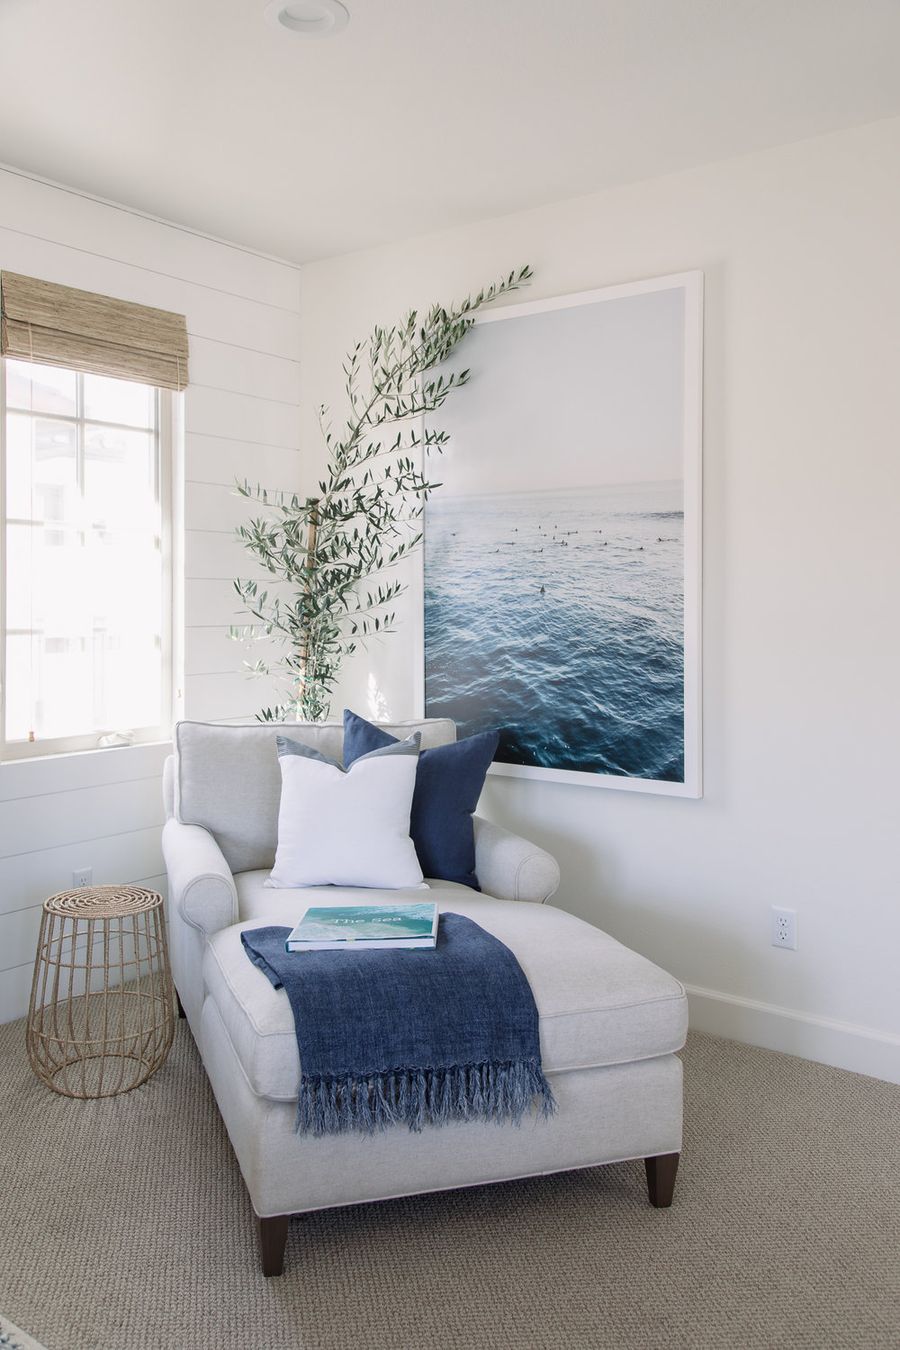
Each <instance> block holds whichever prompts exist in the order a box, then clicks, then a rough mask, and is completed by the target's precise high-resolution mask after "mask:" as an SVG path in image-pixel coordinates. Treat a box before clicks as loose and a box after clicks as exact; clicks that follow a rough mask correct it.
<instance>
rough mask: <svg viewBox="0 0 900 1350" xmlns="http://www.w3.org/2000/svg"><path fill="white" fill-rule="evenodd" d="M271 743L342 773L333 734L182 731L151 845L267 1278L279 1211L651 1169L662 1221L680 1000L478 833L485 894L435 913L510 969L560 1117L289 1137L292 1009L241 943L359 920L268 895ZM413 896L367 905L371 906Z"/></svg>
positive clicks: (438, 730)
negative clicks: (165, 884)
mask: <svg viewBox="0 0 900 1350" xmlns="http://www.w3.org/2000/svg"><path fill="white" fill-rule="evenodd" d="M385 730H387V731H389V732H391V733H392V734H394V735H397V736H400V737H403V736H406V735H409V734H410V732H411V731H420V732H421V735H422V748H423V749H426V748H429V747H431V746H437V745H443V744H447V743H448V742H450V741H453V740H455V738H456V728H455V726H454V724H453V723H452V722H449V721H443V720H426V721H421V722H410V723H403V724H394V725H387V726H386V727H385ZM279 731H283V732H285V733H287V734H289V735H290V736H291V737H293V738H294V739H295V740H300V741H302V742H304V743H305V744H308V745H310V746H312V747H313V748H315V749H317V750H319V751H320V752H321V753H322V754H325V755H328V756H329V757H331V758H333V759H336V760H338V761H339V760H340V759H341V750H342V729H341V727H340V726H339V725H337V724H334V725H332V724H325V725H303V724H300V725H298V724H295V723H292V724H290V726H285V727H276V726H271V725H260V726H240V727H235V726H220V725H214V724H206V723H198V722H182V723H180V724H179V725H178V727H177V728H176V736H175V744H176V754H175V755H174V756H173V757H172V758H171V759H170V760H169V761H168V763H167V765H166V776H165V797H166V813H167V816H168V820H167V823H166V826H165V829H164V832H163V849H164V854H165V859H166V866H167V869H168V876H169V925H170V943H171V959H172V969H173V974H174V978H175V985H176V988H177V990H178V995H179V999H180V1003H181V1006H182V1009H183V1011H184V1015H185V1016H186V1017H187V1019H188V1022H189V1025H190V1028H191V1031H192V1033H193V1035H194V1038H195V1040H196V1042H197V1045H198V1047H199V1050H200V1055H201V1057H202V1059H203V1063H204V1066H205V1068H206V1072H207V1074H208V1075H209V1079H210V1082H211V1084H212V1088H213V1092H214V1093H215V1097H216V1101H217V1103H218V1106H219V1110H220V1111H221V1113H222V1117H223V1119H224V1122H225V1125H226V1128H227V1130H228V1134H229V1137H230V1139H231V1143H232V1146H233V1148H234V1151H235V1154H236V1156H237V1159H238V1163H239V1165H240V1168H241V1172H242V1174H243V1177H244V1180H245V1183H246V1185H247V1189H248V1191H249V1194H250V1199H251V1202H252V1204H253V1208H254V1211H255V1213H256V1215H257V1218H258V1220H259V1232H260V1244H261V1259H262V1270H263V1273H264V1274H265V1275H280V1274H281V1272H282V1270H283V1263H284V1249H285V1242H286V1239H287V1230H288V1219H289V1218H290V1216H291V1215H292V1214H299V1213H302V1212H304V1211H309V1210H316V1209H325V1208H330V1207H333V1206H338V1205H352V1204H361V1203H363V1202H367V1201H372V1200H384V1199H388V1198H391V1197H395V1196H400V1195H410V1194H415V1193H418V1192H422V1191H435V1190H447V1189H453V1188H456V1187H463V1186H475V1185H482V1184H484V1183H487V1182H493V1181H505V1180H510V1179H512V1178H515V1177H524V1176H533V1175H536V1174H540V1173H547V1172H559V1171H566V1170H570V1169H573V1168H582V1167H595V1166H597V1165H599V1164H604V1163H611V1162H618V1161H622V1160H625V1159H632V1158H643V1159H645V1160H646V1169H647V1182H648V1188H649V1197H650V1202H651V1203H652V1204H653V1205H656V1206H658V1207H663V1206H667V1205H669V1204H670V1203H671V1201H672V1194H673V1188H674V1184H675V1173H676V1169H677V1166H678V1158H679V1153H680V1150H681V1125H682V1076H681V1062H680V1060H679V1059H678V1058H677V1056H676V1051H678V1050H679V1049H680V1048H681V1046H682V1045H683V1044H684V1038H685V1033H686V1029H687V1001H686V998H685V993H684V989H683V988H682V986H681V985H680V984H679V983H678V981H677V980H675V979H673V978H672V977H671V976H669V975H667V974H666V973H665V972H664V971H662V970H660V969H659V967H658V966H655V965H652V964H651V963H650V962H649V961H646V960H644V959H643V957H640V956H638V955H636V954H635V953H634V952H632V951H629V950H628V949H627V948H626V947H623V946H622V945H621V944H620V943H618V942H616V941H614V939H613V938H611V937H609V936H608V935H607V934H606V933H603V932H601V931H600V930H599V929H598V928H595V927H593V926H592V925H590V924H588V923H585V922H584V921H583V920H581V919H577V918H575V917H574V916H572V915H570V914H567V913H565V912H564V911H562V910H559V909H555V908H553V907H552V906H547V905H546V904H545V901H547V900H548V899H549V898H550V897H551V896H552V895H553V894H554V892H555V890H556V888H557V886H558V884H559V868H558V866H557V864H556V862H555V860H554V859H553V858H552V857H550V855H549V854H548V853H545V852H544V851H543V850H542V849H540V848H537V847H536V846H535V845H533V844H530V843H528V842H526V841H525V840H524V839H520V838H518V837H517V836H515V835H513V834H510V833H509V832H508V831H506V830H503V829H500V828H499V827H498V826H496V825H493V824H491V823H489V822H487V821H485V820H481V819H478V818H477V817H476V820H475V845H476V870H477V875H478V878H479V881H480V884H481V887H482V890H481V892H480V893H479V892H476V891H474V890H471V889H469V888H467V887H465V886H460V885H456V884H454V883H452V882H446V881H437V882H433V883H431V892H430V895H429V899H433V900H435V901H436V902H437V904H438V907H439V909H440V910H449V911H453V912H455V913H458V914H463V915H465V916H467V917H469V918H471V919H473V920H475V921H476V922H477V923H478V924H480V925H481V926H482V927H483V928H485V929H487V930H488V931H489V932H491V933H493V934H494V935H495V936H496V937H498V938H499V939H500V940H501V941H502V942H504V943H505V944H506V945H507V946H508V947H509V948H510V949H511V950H512V951H513V952H514V953H515V955H516V957H517V958H518V961H519V964H520V965H521V967H522V969H523V970H524V972H525V974H526V976H527V978H528V980H529V983H530V985H531V988H532V991H533V993H534V998H535V1002H536V1004H537V1008H538V1012H539V1015H540V1039H541V1054H542V1058H543V1066H544V1070H545V1072H546V1074H547V1077H548V1079H549V1080H550V1082H551V1084H552V1087H553V1091H554V1094H555V1096H556V1099H557V1103H558V1108H559V1109H558V1111H557V1113H556V1114H555V1115H554V1116H553V1117H552V1118H550V1119H542V1118H539V1117H538V1116H537V1115H535V1116H534V1117H533V1118H529V1119H526V1121H525V1122H524V1123H523V1124H522V1125H521V1126H520V1127H518V1128H516V1127H511V1126H499V1125H495V1124H492V1123H487V1124H486V1123H465V1124H451V1125H446V1126H444V1127H442V1128H440V1129H436V1128H431V1129H428V1128H426V1129H424V1130H423V1131H422V1132H421V1133H413V1132H410V1131H408V1130H405V1129H401V1128H394V1129H389V1130H387V1131H386V1132H385V1133H383V1134H377V1135H374V1136H372V1137H366V1136H360V1135H349V1134H345V1135H336V1136H328V1137H326V1138H314V1137H310V1136H306V1135H304V1136H300V1135H298V1134H297V1133H296V1132H295V1128H294V1126H295V1117H296V1107H297V1096H298V1089H299V1079H300V1063H299V1056H298V1051H297V1040H296V1036H295V1030H294V1024H293V1019H292V1015H291V1010H290V1006H289V1003H288V999H287V996H286V995H285V993H284V991H283V990H276V989H274V988H273V986H272V985H271V984H270V983H269V981H268V980H267V979H266V977H265V975H264V974H263V973H262V972H261V971H260V970H258V969H257V968H256V967H255V966H254V965H252V964H251V962H250V961H249V960H248V959H247V957H246V955H245V954H244V951H243V948H242V944H241V939H240V933H241V930H242V929H244V928H252V927H258V926H260V925H261V924H268V923H275V924H289V925H291V926H292V925H293V924H294V923H296V921H297V919H298V918H299V916H300V914H301V912H302V911H303V910H304V909H305V908H306V906H307V905H309V904H316V905H338V904H346V903H348V897H349V898H352V899H353V900H354V901H355V902H357V903H358V900H359V892H358V891H352V890H351V891H348V890H345V889H341V888H336V887H315V888H309V889H303V890H272V889H267V888H265V886H264V883H265V880H266V878H267V876H268V875H269V872H270V870H271V868H272V864H273V861H274V857H275V846H276V830H277V816H278V805H279V794H280V786H281V782H280V774H279V768H278V760H277V755H276V747H275V737H276V735H277V734H278V732H279ZM421 894H422V893H421V891H415V892H397V891H368V892H366V893H365V895H366V900H367V902H368V903H376V902H377V901H378V900H380V899H383V900H385V901H388V900H390V901H396V900H397V899H398V898H399V897H404V898H416V899H421Z"/></svg>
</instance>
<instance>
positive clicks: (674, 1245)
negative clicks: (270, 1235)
mask: <svg viewBox="0 0 900 1350" xmlns="http://www.w3.org/2000/svg"><path fill="white" fill-rule="evenodd" d="M22 1035H23V1032H22V1024H21V1023H14V1024H12V1025H9V1026H6V1027H0V1169H2V1171H0V1180H2V1195H0V1309H2V1311H3V1313H4V1314H5V1315H6V1316H8V1317H10V1318H12V1320H13V1321H14V1322H15V1323H17V1324H18V1325H19V1326H22V1327H26V1328H28V1330H29V1331H30V1333H31V1334H32V1335H33V1336H35V1337H37V1338H38V1339H39V1340H40V1341H42V1342H44V1343H45V1345H46V1346H47V1348H48V1350H150V1348H151V1347H153V1350H159V1347H163V1346H164V1347H171V1348H172V1350H175V1348H177V1350H232V1347H234V1350H250V1348H251V1347H252V1350H288V1347H290V1348H291V1350H301V1347H302V1350H319V1348H321V1350H361V1347H375V1350H387V1348H388V1347H392V1348H399V1350H430V1347H440V1350H482V1348H483V1350H506V1347H517V1348H518V1347H522V1350H525V1348H526V1347H528V1348H530V1347H540V1348H542V1350H543V1348H544V1347H546V1348H547V1350H550V1347H553V1350H557V1347H559V1348H560V1350H568V1348H569V1347H572V1348H573V1350H577V1348H578V1347H609V1350H631V1347H634V1348H635V1350H638V1348H639V1350H655V1348H656V1347H666V1348H667V1350H672V1348H673V1347H697V1350H701V1348H702V1350H713V1347H715V1350H726V1347H727V1350H754V1348H755V1347H766V1350H794V1348H795V1347H797V1348H799V1347H803V1348H804V1350H806V1348H807V1347H808V1350H825V1348H826V1347H840V1350H844V1348H845V1347H857V1346H858V1347H865V1350H875V1348H876V1347H884V1350H897V1347H898V1346H900V1144H898V1129H900V1089H898V1088H893V1087H890V1086H888V1085H886V1084H882V1083H879V1082H876V1081H875V1080H873V1079H870V1078H860V1077H856V1076H854V1075H851V1074H845V1073H841V1072H838V1071H836V1070H831V1069H826V1068H823V1067H821V1066H819V1065H814V1064H808V1063H806V1062H804V1061H802V1060H798V1059H792V1058H788V1057H787V1056H782V1055H775V1054H770V1053H768V1052H765V1051H761V1050H752V1049H747V1048H746V1047H744V1046H738V1045H735V1044H732V1043H730V1042H727V1041H718V1040H714V1039H712V1038H710V1037H703V1036H694V1037H692V1038H691V1042H690V1045H689V1048H688V1051H687V1054H686V1080H687V1101H686V1140H685V1155H684V1157H683V1160H682V1170H681V1175H680V1176H679V1180H678V1187H677V1189H676V1195H675V1205H674V1207H673V1208H672V1209H671V1210H669V1211H656V1210H653V1209H651V1208H650V1207H649V1206H648V1204H647V1202H646V1192H645V1189H644V1177H643V1167H642V1165H641V1164H640V1163H629V1164H622V1165H619V1166H615V1167H611V1168H598V1169H596V1170H594V1171H591V1172H582V1173H570V1174H568V1175H564V1176H557V1177H548V1178H543V1179H539V1180H534V1181H527V1182H516V1183H510V1184H507V1185H504V1186H497V1187H482V1188H479V1189H478V1190H474V1191H462V1192H455V1193H452V1194H446V1195H438V1196H429V1197H421V1198H417V1199H413V1200H404V1201H392V1202H390V1203H387V1204H380V1205H373V1206H368V1207H364V1208H360V1209H355V1210H343V1211H331V1212H329V1213H325V1214H320V1215H315V1216H312V1217H310V1218H307V1219H304V1220H299V1221H294V1223H293V1224H292V1225H291V1233H290V1237H289V1241H288V1251H287V1268H286V1273H285V1275H284V1277H283V1278H282V1279H276V1280H264V1279H263V1278H262V1277H261V1276H260V1275H259V1274H258V1269H257V1253H256V1245H255V1232H254V1229H253V1225H252V1223H251V1213H250V1206H249V1202H248V1200H247V1198H246V1194H245V1192H244V1189H243V1185H242V1183H241V1179H240V1175H239V1173H238V1170H237V1165H236V1163H235V1161H234V1158H233V1156H232V1154H231V1150H230V1147H229V1144H228V1141H227V1138H226V1135H225V1131H224V1129H223V1127H222V1125H221V1124H220V1122H219V1119H218V1116H217V1113H216V1110H215V1107H214V1105H213V1100H212V1095H211V1093H210V1091H209V1089H208V1087H207V1085H206V1082H205V1080H204V1077H203V1074H202V1071H201V1069H200V1064H199V1060H198V1058H197V1054H196V1051H195V1050H194V1047H193V1043H192V1042H191V1039H190V1035H189V1033H188V1031H187V1028H186V1025H185V1024H184V1023H183V1022H182V1023H180V1024H179V1028H178V1037H177V1040H176V1044H175V1048H174V1050H173V1052H172V1055H171V1057H170V1059H169V1060H168V1062H167V1064H166V1065H165V1066H164V1068H163V1069H162V1070H161V1071H160V1072H159V1073H158V1074H157V1076H156V1077H155V1078H154V1079H152V1080H151V1082H150V1083H148V1084H147V1085H146V1086H145V1087H143V1088H140V1089H138V1090H137V1091H136V1092H133V1093H131V1094H130V1095H127V1096H124V1097H120V1098H117V1099H113V1100H110V1101H106V1102H88V1103H84V1102H75V1101H68V1100H66V1099H63V1098H61V1097H57V1096H54V1095H53V1094H51V1093H50V1092H48V1091H47V1090H46V1089H45V1088H43V1087H41V1086H40V1085H39V1084H38V1083H37V1082H36V1081H35V1080H34V1079H33V1078H32V1076H31V1073H30V1071H29V1069H28V1065H27V1061H26V1059H25V1054H24V1049H23V1045H22Z"/></svg>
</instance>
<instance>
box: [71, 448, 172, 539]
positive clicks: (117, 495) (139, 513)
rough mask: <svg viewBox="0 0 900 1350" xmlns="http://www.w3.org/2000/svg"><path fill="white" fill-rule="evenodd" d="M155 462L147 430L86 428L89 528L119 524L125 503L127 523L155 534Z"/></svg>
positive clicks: (85, 479)
mask: <svg viewBox="0 0 900 1350" xmlns="http://www.w3.org/2000/svg"><path fill="white" fill-rule="evenodd" d="M155 459H156V456H155V437H154V436H152V435H151V433H150V432H149V431H125V430H123V429H122V428H121V427H98V426H91V425H90V423H87V424H86V425H85V429H84V495H85V510H86V516H87V519H89V520H90V522H91V524H92V525H95V526H98V525H101V524H113V523H115V522H119V523H121V521H122V517H123V504H124V503H126V502H127V503H128V519H129V521H130V522H131V523H132V524H133V525H135V526H137V527H138V528H140V529H146V530H149V529H153V530H154V532H157V529H156V526H155V524H154V522H155V521H156V516H157V512H156V462H155Z"/></svg>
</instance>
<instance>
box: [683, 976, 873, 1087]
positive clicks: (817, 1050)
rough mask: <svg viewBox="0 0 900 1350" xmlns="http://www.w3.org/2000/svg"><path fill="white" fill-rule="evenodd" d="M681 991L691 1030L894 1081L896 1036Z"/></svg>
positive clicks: (733, 997)
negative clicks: (685, 996)
mask: <svg viewBox="0 0 900 1350" xmlns="http://www.w3.org/2000/svg"><path fill="white" fill-rule="evenodd" d="M687 993H688V1003H689V1005H690V1024H691V1027H692V1028H693V1029H694V1030H695V1031H707V1032H709V1033H710V1034H711V1035H713V1036H725V1037H727V1038H728V1039H729V1040H733V1041H743V1042H744V1043H745V1044H746V1045H760V1046H762V1047H763V1049H765V1050H781V1051H783V1053H784V1054H787V1055H800V1056H801V1057H802V1058H803V1059H814V1060H817V1061H818V1062H819V1063H820V1064H831V1065H833V1066H834V1067H835V1068H837V1069H850V1070H851V1071H852V1072H853V1073H864V1074H868V1075H869V1076H870V1077H872V1078H882V1079H884V1080H885V1081H886V1082H888V1083H900V1036H894V1035H892V1034H891V1033H890V1032H886V1031H876V1030H875V1029H874V1028H873V1027H862V1026H857V1025H855V1024H854V1023H852V1022H836V1021H833V1020H832V1019H831V1018H828V1017H816V1016H815V1015H813V1014H812V1013H805V1012H797V1011H796V1009H794V1008H779V1007H777V1006H776V1005H775V1004H774V1003H759V1002H757V1000H756V999H752V998H741V997H740V996H739V995H737V994H725V993H722V992H721V991H720V990H718V989H700V988H698V987H697V986H695V985H690V984H689V985H687Z"/></svg>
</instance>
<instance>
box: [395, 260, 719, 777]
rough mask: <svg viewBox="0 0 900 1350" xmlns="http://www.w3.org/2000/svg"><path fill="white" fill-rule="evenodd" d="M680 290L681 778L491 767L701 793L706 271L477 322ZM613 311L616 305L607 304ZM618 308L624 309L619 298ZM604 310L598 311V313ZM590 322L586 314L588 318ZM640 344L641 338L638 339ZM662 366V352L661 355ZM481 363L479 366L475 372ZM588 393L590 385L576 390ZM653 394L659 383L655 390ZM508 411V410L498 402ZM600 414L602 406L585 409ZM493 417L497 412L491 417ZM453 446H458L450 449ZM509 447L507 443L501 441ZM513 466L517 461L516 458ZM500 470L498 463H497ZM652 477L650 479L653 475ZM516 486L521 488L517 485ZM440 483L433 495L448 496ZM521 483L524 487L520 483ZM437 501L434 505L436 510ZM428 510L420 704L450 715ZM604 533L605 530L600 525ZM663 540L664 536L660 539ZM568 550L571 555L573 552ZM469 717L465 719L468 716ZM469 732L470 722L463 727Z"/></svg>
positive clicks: (447, 416)
mask: <svg viewBox="0 0 900 1350" xmlns="http://www.w3.org/2000/svg"><path fill="white" fill-rule="evenodd" d="M664 291H666V292H672V291H677V292H679V293H680V294H681V296H682V297H683V307H682V308H681V309H680V314H681V315H682V320H681V322H682V325H683V327H682V339H681V347H680V353H679V356H680V361H681V364H682V366H683V370H682V376H683V395H682V398H681V427H680V433H681V482H682V485H683V497H682V501H683V535H682V556H683V573H682V575H683V611H682V614H683V618H682V636H683V773H682V776H681V777H680V778H671V777H665V778H664V777H648V776H641V775H634V776H632V775H630V774H628V773H607V772H597V771H585V770H581V769H578V768H571V767H554V766H552V765H547V764H534V763H508V762H495V763H494V764H493V765H492V766H491V773H492V774H494V775H497V776H502V777H511V778H523V779H535V780H539V781H545V782H546V781H549V782H564V783H577V784H581V785H585V786H591V787H603V788H610V789H613V790H617V791H628V792H651V793H658V794H662V795H667V796H674V797H694V798H697V797H700V796H702V786H703V785H702V772H703V766H702V378H703V375H702V372H703V350H702V342H703V273H702V272H700V271H691V272H680V273H675V274H672V275H668V276H661V277H655V278H652V279H649V280H644V281H636V282H626V283H622V284H620V285H615V286H606V287H602V288H599V289H596V290H590V291H580V292H577V293H574V294H571V295H565V296H560V297H558V298H555V299H549V300H538V301H527V302H525V303H523V304H516V305H507V306H503V307H501V308H499V309H496V310H493V311H488V312H486V313H483V314H481V315H479V316H478V318H477V319H476V324H477V325H478V326H481V325H485V324H492V325H513V324H516V323H517V321H519V320H522V319H527V318H529V317H530V316H533V315H540V314H546V313H548V312H551V311H555V312H560V311H567V310H575V309H579V308H581V307H583V306H598V305H599V306H603V305H605V304H607V303H608V302H610V301H619V300H628V299H630V298H632V297H637V296H647V295H650V294H653V293H657V292H664ZM607 313H608V314H611V313H612V311H607ZM617 313H620V314H621V313H624V310H623V308H622V307H621V306H620V307H619V310H618V311H617ZM600 318H602V316H599V315H598V321H599V319H600ZM582 321H583V322H585V321H586V320H582ZM638 350H639V343H638ZM467 356H469V353H468V352H467V351H466V350H465V348H463V349H462V350H461V352H460V356H459V359H457V360H455V361H454V362H453V365H454V367H458V366H460V365H464V364H466V357H467ZM655 362H656V365H657V367H658V363H659V356H658V354H657V356H656V357H655ZM479 373H480V371H479V368H478V367H477V366H476V367H475V369H474V370H473V378H477V377H478V375H479ZM579 392H580V393H581V395H582V396H585V391H583V390H582V391H575V394H576V396H577V395H578V393H579ZM467 396H468V391H465V390H464V391H462V392H460V394H459V395H454V396H453V398H451V399H450V400H449V401H448V403H447V407H446V410H445V411H444V412H442V414H441V417H440V424H441V426H442V427H444V428H445V429H447V430H448V431H449V432H450V434H451V446H452V443H453V434H454V429H455V427H458V426H459V425H460V424H462V419H464V418H465V416H466V399H467ZM648 396H650V397H652V391H648ZM498 411H502V410H498ZM586 411H587V415H589V416H590V415H593V414H594V412H595V411H596V410H586ZM492 421H493V419H492ZM451 453H452V451H451ZM500 453H501V454H502V453H503V447H502V446H501V448H500ZM510 467H511V468H512V461H511V464H510ZM441 468H442V465H441V462H440V459H437V460H436V461H435V462H434V463H433V464H431V465H430V474H431V476H432V477H433V478H437V479H438V480H440V479H441V477H442V474H441ZM493 468H494V471H495V472H496V465H494V466H493ZM648 481H649V480H648ZM511 490H514V489H512V488H511ZM600 490H602V489H598V491H600ZM442 491H443V488H439V489H438V491H437V493H436V494H435V497H434V498H433V499H432V500H433V502H435V503H437V502H439V501H440V500H441V498H440V494H441V492H442ZM519 491H521V488H519ZM433 509H434V508H432V510H433ZM428 519H429V512H428V510H426V515H425V548H424V550H423V558H422V565H421V567H420V568H419V569H417V576H416V577H415V580H414V585H413V591H414V594H413V602H414V613H415V615H416V626H417V628H418V633H417V635H416V636H417V639H418V640H417V642H416V644H415V645H416V651H417V669H416V672H415V693H416V702H417V711H418V713H419V714H420V715H425V716H430V715H442V716H445V715H450V716H453V710H452V706H451V707H448V706H447V704H446V700H445V701H444V702H443V703H442V704H441V706H440V707H435V706H432V704H431V702H430V700H429V698H428V690H427V687H426V675H425V669H426V662H427V657H428V653H427V651H426V631H427V624H426V618H425V602H426V584H425V570H426V568H428V566H429V565H430V563H429V557H428V540H429V526H428ZM597 533H602V531H597ZM660 542H663V541H660ZM567 556H568V555H567ZM463 720H464V719H463ZM496 720H497V722H498V724H502V720H503V696H502V691H500V692H499V693H498V696H497V719H496ZM463 734H465V727H463Z"/></svg>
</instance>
